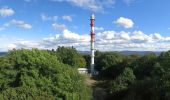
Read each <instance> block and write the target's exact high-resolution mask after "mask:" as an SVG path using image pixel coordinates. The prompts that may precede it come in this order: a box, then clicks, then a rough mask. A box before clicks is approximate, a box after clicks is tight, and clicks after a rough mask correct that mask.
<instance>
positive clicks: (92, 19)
mask: <svg viewBox="0 0 170 100" xmlns="http://www.w3.org/2000/svg"><path fill="white" fill-rule="evenodd" d="M94 21H95V16H94V13H92V15H91V17H90V22H91V23H90V26H91V32H90V36H91V41H90V43H91V48H90V49H91V63H90V71H91V75H93V74H94V57H95V55H94V35H95V34H94Z"/></svg>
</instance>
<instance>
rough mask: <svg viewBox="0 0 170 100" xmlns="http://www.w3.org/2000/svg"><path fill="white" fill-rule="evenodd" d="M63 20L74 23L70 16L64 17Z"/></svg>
mask: <svg viewBox="0 0 170 100" xmlns="http://www.w3.org/2000/svg"><path fill="white" fill-rule="evenodd" d="M62 19H64V20H67V21H69V22H72V21H73V19H72V17H71V16H68V15H65V16H62Z"/></svg>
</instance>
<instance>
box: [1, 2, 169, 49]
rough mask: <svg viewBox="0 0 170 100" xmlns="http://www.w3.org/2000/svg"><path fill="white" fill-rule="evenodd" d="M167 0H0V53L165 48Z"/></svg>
mask: <svg viewBox="0 0 170 100" xmlns="http://www.w3.org/2000/svg"><path fill="white" fill-rule="evenodd" d="M169 4H170V1H169V0H0V51H7V50H9V49H13V48H28V49H30V48H40V49H52V48H54V49H55V48H57V47H58V46H67V47H69V46H74V47H75V48H77V49H78V50H85V51H86V50H89V44H90V43H89V41H90V36H89V34H90V25H89V23H90V21H89V18H90V15H91V13H92V12H94V13H95V16H96V20H95V33H96V38H95V39H96V42H95V47H96V49H98V50H103V51H115V50H116V51H120V50H137V51H143V50H149V51H150V50H152V51H165V50H169V49H170V43H169V42H170V34H169V33H170V13H169V11H168V10H169V9H170V6H169Z"/></svg>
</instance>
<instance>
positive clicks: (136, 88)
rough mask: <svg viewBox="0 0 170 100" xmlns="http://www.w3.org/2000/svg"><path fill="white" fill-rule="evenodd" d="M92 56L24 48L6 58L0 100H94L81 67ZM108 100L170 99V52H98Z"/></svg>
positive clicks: (0, 67) (1, 64)
mask: <svg viewBox="0 0 170 100" xmlns="http://www.w3.org/2000/svg"><path fill="white" fill-rule="evenodd" d="M89 64H90V55H85V54H79V53H78V52H77V50H76V49H74V48H64V47H59V48H58V49H57V50H38V49H32V50H27V49H20V50H12V51H9V52H8V54H7V55H4V56H1V57H0V100H40V99H41V100H91V99H92V94H93V89H92V87H89V86H87V85H86V84H85V75H80V74H79V73H78V71H77V68H80V67H88V66H89ZM95 69H96V70H98V71H99V75H98V76H96V77H94V78H95V79H96V80H102V81H103V83H102V85H101V87H103V88H104V89H105V91H106V93H107V94H106V97H105V100H170V51H167V52H163V53H161V54H160V55H159V56H157V55H156V54H154V53H150V54H147V55H144V56H140V55H130V56H125V55H122V54H120V53H117V52H100V51H96V52H95Z"/></svg>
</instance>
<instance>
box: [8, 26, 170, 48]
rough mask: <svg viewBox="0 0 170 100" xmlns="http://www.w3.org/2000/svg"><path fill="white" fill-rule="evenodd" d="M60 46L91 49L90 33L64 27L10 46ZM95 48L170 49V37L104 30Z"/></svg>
mask: <svg viewBox="0 0 170 100" xmlns="http://www.w3.org/2000/svg"><path fill="white" fill-rule="evenodd" d="M58 46H66V47H71V46H73V47H75V48H76V49H78V50H84V51H87V50H90V35H89V34H78V33H75V32H71V31H70V30H68V29H64V30H63V31H62V32H61V33H60V34H56V35H55V36H50V37H47V38H44V39H42V40H41V41H27V40H17V41H16V42H14V43H12V44H10V45H9V46H8V47H9V48H28V49H31V48H40V49H52V48H54V49H55V48H57V47H58ZM95 49H98V50H100V51H117V50H141V51H143V50H153V51H158V50H160V51H162V50H169V49H170V37H164V36H161V34H159V33H153V34H145V33H144V32H142V31H134V32H125V31H120V32H116V31H103V32H98V33H96V35H95Z"/></svg>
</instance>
